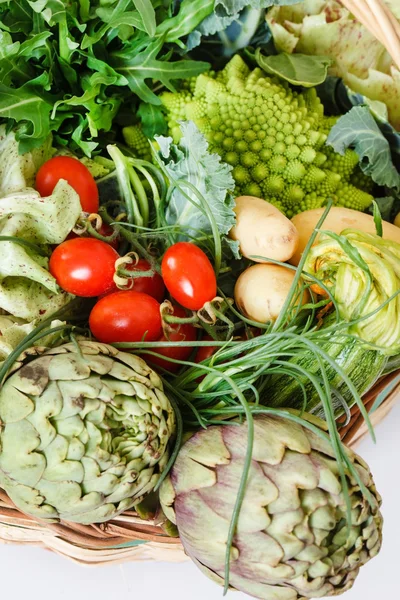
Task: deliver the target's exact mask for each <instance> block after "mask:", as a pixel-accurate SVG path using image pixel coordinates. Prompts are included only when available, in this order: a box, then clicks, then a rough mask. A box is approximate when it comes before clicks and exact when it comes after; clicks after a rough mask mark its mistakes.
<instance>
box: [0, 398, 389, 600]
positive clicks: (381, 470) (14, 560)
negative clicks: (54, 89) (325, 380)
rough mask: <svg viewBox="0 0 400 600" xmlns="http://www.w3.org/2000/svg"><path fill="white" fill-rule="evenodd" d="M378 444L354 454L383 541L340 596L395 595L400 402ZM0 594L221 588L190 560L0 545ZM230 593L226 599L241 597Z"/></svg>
mask: <svg viewBox="0 0 400 600" xmlns="http://www.w3.org/2000/svg"><path fill="white" fill-rule="evenodd" d="M376 433H377V438H378V444H377V446H374V444H373V443H372V442H371V441H370V440H367V441H364V442H363V443H362V444H361V445H360V446H359V448H358V452H359V454H361V455H362V456H363V458H364V459H365V460H366V461H367V462H368V463H369V465H370V467H371V469H372V472H373V473H374V476H375V482H376V484H377V488H378V490H379V491H380V493H381V495H382V496H383V499H384V504H383V515H384V517H385V528H384V538H385V539H384V545H383V549H382V551H381V553H380V555H379V556H378V557H377V558H375V559H374V560H373V561H371V562H370V563H368V565H366V566H365V567H363V568H362V569H361V573H360V575H359V578H358V580H357V581H356V583H355V586H354V588H353V589H352V590H350V591H349V592H347V594H346V595H345V596H344V598H345V600H381V599H382V600H396V599H398V598H399V597H400V593H399V587H400V586H399V570H400V564H399V540H400V519H399V506H400V504H399V498H400V468H399V457H400V402H398V404H397V406H396V407H395V408H394V409H393V411H392V412H391V413H390V414H389V415H388V416H387V417H386V420H385V422H384V423H382V424H380V425H379V426H378V427H377V428H376ZM0 594H1V596H2V597H3V598H10V600H22V599H23V598H24V599H25V598H29V600H59V599H62V598H68V599H69V600H70V599H71V600H88V599H89V600H124V599H125V598H126V599H128V598H132V599H134V600H142V599H143V598H145V599H147V600H148V599H150V600H153V599H157V600H158V599H160V600H186V599H189V598H190V600H205V599H206V600H222V591H221V589H220V588H219V587H218V586H216V585H215V584H214V583H212V582H210V581H208V579H206V578H205V577H204V576H203V575H202V574H201V573H200V572H199V571H198V570H197V569H196V567H195V566H194V565H192V564H191V563H189V562H188V563H182V564H168V563H128V564H125V565H123V566H114V567H101V568H99V567H98V568H84V567H80V566H78V565H76V564H74V563H71V562H69V561H67V560H66V559H63V558H61V557H59V556H56V555H53V554H51V553H49V552H47V551H45V550H41V549H37V548H33V547H23V546H6V545H4V546H2V545H0ZM245 598H248V596H245V595H244V594H239V593H230V594H228V600H229V599H231V600H244V599H245Z"/></svg>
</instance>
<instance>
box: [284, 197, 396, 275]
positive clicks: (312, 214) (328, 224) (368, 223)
mask: <svg viewBox="0 0 400 600" xmlns="http://www.w3.org/2000/svg"><path fill="white" fill-rule="evenodd" d="M324 210H325V209H324V208H315V209H314V210H306V211H305V212H302V213H300V214H298V215H295V216H294V217H293V218H292V223H293V224H294V225H295V227H296V229H297V231H298V232H299V236H300V237H299V245H298V248H297V250H296V252H295V253H294V254H293V256H292V258H291V259H290V260H289V262H290V263H292V265H298V264H299V262H300V259H301V255H302V253H303V251H304V248H305V247H306V246H307V243H308V240H309V239H310V237H311V234H312V232H313V231H314V229H315V227H316V225H317V223H318V221H319V219H320V218H321V217H322V215H323V212H324ZM382 225H383V237H384V239H386V240H392V241H394V242H397V243H399V244H400V229H399V228H398V227H396V226H395V225H392V223H388V222H387V221H383V222H382ZM321 229H326V230H327V231H333V232H335V233H342V231H343V229H359V230H360V231H364V232H365V233H376V229H375V223H374V218H373V217H372V216H371V215H367V214H365V213H362V212H359V211H358V210H352V209H350V208H342V207H340V206H333V207H332V208H331V210H330V211H329V213H328V216H327V217H326V219H325V221H324V222H323V224H322V227H321Z"/></svg>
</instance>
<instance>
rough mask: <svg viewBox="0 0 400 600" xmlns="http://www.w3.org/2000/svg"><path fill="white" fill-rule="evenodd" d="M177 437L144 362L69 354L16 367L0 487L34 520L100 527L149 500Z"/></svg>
mask: <svg viewBox="0 0 400 600" xmlns="http://www.w3.org/2000/svg"><path fill="white" fill-rule="evenodd" d="M174 432H175V415H174V412H173V409H172V406H171V404H170V402H169V400H168V398H167V397H166V395H165V394H164V392H163V386H162V383H161V380H160V378H159V377H158V375H157V374H156V373H155V372H154V371H152V370H151V369H150V367H148V366H147V364H146V363H145V362H144V360H142V359H141V358H138V357H137V356H134V355H132V354H128V353H126V352H119V351H118V350H116V349H115V348H112V347H111V346H107V345H105V344H100V343H97V342H92V341H79V343H78V342H77V343H69V344H65V345H63V346H60V347H58V348H53V349H51V350H48V351H47V352H45V353H44V354H43V355H42V356H40V357H39V358H36V359H34V360H31V361H30V362H25V364H23V365H22V366H19V368H17V370H16V371H14V373H12V374H11V375H9V376H8V378H7V379H6V381H5V383H4V385H3V387H2V389H1V391H0V448H1V453H0V486H1V487H2V488H3V489H4V490H5V491H6V492H7V494H8V495H9V496H10V498H11V499H12V501H13V502H14V503H15V504H16V506H17V507H18V508H19V509H20V510H21V511H23V512H24V513H27V514H29V515H32V516H33V517H37V518H41V519H50V520H52V521H58V520H66V521H72V522H75V523H84V524H91V523H100V522H104V521H107V520H109V519H112V518H113V517H115V516H116V515H118V514H120V513H122V512H123V511H125V510H127V509H129V508H131V507H133V506H135V505H136V504H138V503H139V502H140V501H141V500H142V499H143V497H144V496H145V495H146V494H148V493H149V492H151V491H153V490H154V487H155V485H156V483H157V481H158V480H159V477H160V474H161V473H162V471H163V470H164V468H165V466H166V464H167V461H168V456H169V455H168V443H169V441H170V439H171V437H172V436H173V434H174Z"/></svg>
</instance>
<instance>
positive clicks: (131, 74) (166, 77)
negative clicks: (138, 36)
mask: <svg viewBox="0 0 400 600" xmlns="http://www.w3.org/2000/svg"><path fill="white" fill-rule="evenodd" d="M162 45H163V40H162V38H161V39H157V40H154V41H153V42H151V43H150V44H148V43H147V42H146V44H144V45H143V44H141V46H139V47H134V48H133V49H132V51H130V52H129V51H127V49H126V48H123V49H121V50H119V51H118V52H114V53H112V54H111V55H110V59H111V65H112V66H113V67H114V68H115V70H116V71H118V73H121V74H122V75H124V77H126V79H127V81H128V85H129V88H130V89H131V91H132V92H134V93H135V94H136V95H137V96H139V98H140V99H141V100H143V101H144V102H149V103H150V104H161V100H160V99H159V98H158V96H156V95H155V94H154V92H153V91H152V90H151V89H150V88H149V86H148V85H147V84H146V80H153V79H155V80H157V81H160V82H161V83H162V84H163V85H165V87H166V88H168V89H169V90H171V91H174V89H175V88H174V87H173V85H172V83H171V80H172V79H188V78H189V77H195V76H196V75H199V74H200V73H203V72H204V71H206V70H207V69H208V67H209V65H208V63H205V62H200V61H192V60H181V61H179V62H178V63H170V62H167V61H165V60H158V59H157V58H156V57H157V55H158V53H159V52H160V50H161V48H162ZM139 48H140V51H138V50H139Z"/></svg>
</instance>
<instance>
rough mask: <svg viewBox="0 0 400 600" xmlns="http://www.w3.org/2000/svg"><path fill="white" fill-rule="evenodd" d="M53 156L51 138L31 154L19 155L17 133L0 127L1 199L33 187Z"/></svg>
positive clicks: (2, 126)
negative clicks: (43, 165) (45, 164)
mask: <svg viewBox="0 0 400 600" xmlns="http://www.w3.org/2000/svg"><path fill="white" fill-rule="evenodd" d="M51 155H52V147H51V137H50V136H49V137H48V138H47V140H46V141H45V142H44V143H43V144H42V145H41V146H40V147H39V148H34V149H33V150H32V151H31V152H27V153H25V154H19V150H18V142H17V140H16V137H15V133H14V132H13V131H10V132H8V133H7V130H6V126H5V125H1V126H0V198H1V197H2V196H7V195H9V194H12V193H13V192H19V191H21V190H23V189H25V188H27V187H33V184H34V181H35V175H36V173H37V171H38V170H39V169H40V167H41V166H42V164H43V163H45V162H46V160H48V159H49V158H50V157H51Z"/></svg>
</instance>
